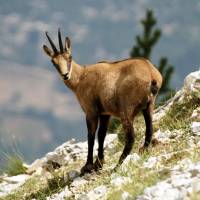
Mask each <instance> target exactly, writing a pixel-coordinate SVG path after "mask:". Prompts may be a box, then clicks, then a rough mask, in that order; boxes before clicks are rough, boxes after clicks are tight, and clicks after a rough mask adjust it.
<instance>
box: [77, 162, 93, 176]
mask: <svg viewBox="0 0 200 200" xmlns="http://www.w3.org/2000/svg"><path fill="white" fill-rule="evenodd" d="M93 169H94V166H93V164H86V165H85V166H83V167H82V168H81V174H80V175H81V176H83V175H84V174H85V173H91V172H92V170H93Z"/></svg>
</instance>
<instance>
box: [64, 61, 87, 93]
mask: <svg viewBox="0 0 200 200" xmlns="http://www.w3.org/2000/svg"><path fill="white" fill-rule="evenodd" d="M71 68H72V72H71V77H70V79H69V80H66V81H64V82H65V85H67V86H68V87H69V88H70V89H71V90H73V91H76V88H77V86H78V84H79V81H80V77H81V75H82V73H83V70H84V68H83V67H82V66H81V65H79V64H77V63H76V62H75V61H73V60H72V63H71Z"/></svg>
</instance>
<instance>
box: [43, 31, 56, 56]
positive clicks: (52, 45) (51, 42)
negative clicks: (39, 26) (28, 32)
mask: <svg viewBox="0 0 200 200" xmlns="http://www.w3.org/2000/svg"><path fill="white" fill-rule="evenodd" d="M45 33H46V36H47V38H48V40H49V43H50V44H51V47H52V49H53V51H54V53H58V50H57V49H56V46H55V45H54V43H53V41H52V40H51V38H50V37H49V35H48V32H47V31H46V32H45Z"/></svg>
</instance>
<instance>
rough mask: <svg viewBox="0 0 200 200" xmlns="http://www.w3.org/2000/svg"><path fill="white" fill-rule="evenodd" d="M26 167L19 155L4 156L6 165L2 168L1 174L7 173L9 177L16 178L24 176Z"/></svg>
mask: <svg viewBox="0 0 200 200" xmlns="http://www.w3.org/2000/svg"><path fill="white" fill-rule="evenodd" d="M25 172H26V167H24V166H23V159H22V157H21V156H20V155H17V154H12V155H9V154H4V164H3V166H2V167H1V173H6V174H8V176H16V175H19V174H24V173H25Z"/></svg>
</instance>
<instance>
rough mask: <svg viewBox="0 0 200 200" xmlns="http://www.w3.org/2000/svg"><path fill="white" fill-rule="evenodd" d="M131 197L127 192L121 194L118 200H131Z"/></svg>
mask: <svg viewBox="0 0 200 200" xmlns="http://www.w3.org/2000/svg"><path fill="white" fill-rule="evenodd" d="M131 199H132V196H131V195H130V194H129V193H128V192H123V193H122V196H121V198H120V200H131Z"/></svg>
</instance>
